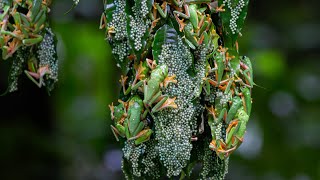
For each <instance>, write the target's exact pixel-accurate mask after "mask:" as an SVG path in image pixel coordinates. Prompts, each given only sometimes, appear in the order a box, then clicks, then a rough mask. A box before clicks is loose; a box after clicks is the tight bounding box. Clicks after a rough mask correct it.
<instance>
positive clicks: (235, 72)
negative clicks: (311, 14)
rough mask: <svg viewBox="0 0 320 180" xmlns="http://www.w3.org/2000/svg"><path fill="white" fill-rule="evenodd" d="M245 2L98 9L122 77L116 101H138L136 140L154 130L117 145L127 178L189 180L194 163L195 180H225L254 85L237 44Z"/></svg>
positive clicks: (113, 0) (118, 2)
mask: <svg viewBox="0 0 320 180" xmlns="http://www.w3.org/2000/svg"><path fill="white" fill-rule="evenodd" d="M248 2H249V1H248V0H224V1H222V0H221V1H220V0H219V1H212V2H211V1H207V0H203V1H202V0H198V1H193V0H192V1H182V0H166V1H158V0H134V1H128V0H110V1H105V2H104V3H105V4H104V7H105V11H104V13H103V14H102V17H101V24H100V27H101V28H105V29H106V37H107V40H108V42H109V43H110V45H111V47H112V52H113V54H114V57H115V59H116V61H117V66H118V67H119V68H120V69H121V71H122V73H123V75H122V77H121V80H120V82H121V85H122V89H123V90H122V91H121V92H120V97H119V99H120V100H121V101H120V102H123V103H124V104H126V103H128V102H129V101H130V99H131V98H132V97H134V96H139V97H140V98H141V99H143V104H144V111H143V112H141V121H143V122H144V127H143V129H142V130H141V133H139V134H143V132H145V130H146V129H150V130H152V134H151V136H150V138H149V139H147V140H146V141H144V142H142V143H139V144H137V143H134V141H133V140H132V139H130V138H125V137H120V138H119V140H120V142H121V143H122V144H123V152H124V156H123V162H122V163H123V164H122V168H123V172H124V173H125V175H126V178H127V179H159V177H164V176H167V177H177V176H180V177H181V178H190V177H191V176H192V177H195V176H197V175H194V174H192V169H193V166H194V165H195V164H196V163H201V164H202V165H203V166H202V171H201V173H200V174H199V175H198V178H200V179H224V177H225V175H226V173H227V172H228V162H229V158H230V154H232V153H233V152H234V151H235V150H236V149H237V148H238V147H239V146H240V145H241V143H242V141H243V137H244V134H245V131H246V125H247V123H248V120H249V116H250V113H251V89H252V87H253V85H255V84H254V82H253V72H252V65H251V62H250V59H249V58H247V57H241V56H240V55H239V53H238V52H239V45H238V43H237V38H238V36H239V34H240V31H241V29H242V26H243V24H244V20H245V17H246V14H247V7H248ZM146 65H147V66H148V67H146ZM160 67H163V68H160ZM159 68H160V69H162V71H161V70H159ZM111 107H112V106H111ZM111 111H112V113H111V114H112V117H113V116H114V114H113V111H114V109H112V108H111ZM124 114H125V113H124ZM126 115H127V114H125V115H124V116H126ZM121 117H122V115H121ZM113 119H114V118H113ZM113 121H115V119H114V120H113ZM116 121H117V120H116ZM128 122H130V121H128ZM117 138H118V137H117Z"/></svg>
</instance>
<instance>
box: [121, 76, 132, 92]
mask: <svg viewBox="0 0 320 180" xmlns="http://www.w3.org/2000/svg"><path fill="white" fill-rule="evenodd" d="M127 79H128V76H123V75H121V78H120V80H119V82H120V83H121V86H122V91H123V94H124V95H128V94H129V93H130V92H131V86H129V87H128V89H126V82H127Z"/></svg>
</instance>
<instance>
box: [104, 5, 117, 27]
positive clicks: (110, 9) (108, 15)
mask: <svg viewBox="0 0 320 180" xmlns="http://www.w3.org/2000/svg"><path fill="white" fill-rule="evenodd" d="M106 2H107V1H106ZM108 2H109V1H108ZM115 10H116V5H115V4H114V0H111V1H110V2H109V3H106V4H104V13H105V15H106V19H107V22H111V21H112V15H113V12H114V11H115Z"/></svg>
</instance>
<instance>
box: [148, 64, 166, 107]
mask: <svg viewBox="0 0 320 180" xmlns="http://www.w3.org/2000/svg"><path fill="white" fill-rule="evenodd" d="M167 76H168V66H167V65H165V64H162V65H158V66H157V67H156V68H155V69H154V70H152V72H151V75H150V79H149V80H148V81H147V85H145V86H144V100H143V103H144V104H146V105H147V106H150V105H151V104H152V103H153V101H154V100H155V97H154V96H156V95H157V94H159V93H161V89H160V84H161V83H162V82H163V81H164V79H165V78H166V77H167Z"/></svg>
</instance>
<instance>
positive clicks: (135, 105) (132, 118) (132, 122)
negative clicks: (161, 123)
mask: <svg viewBox="0 0 320 180" xmlns="http://www.w3.org/2000/svg"><path fill="white" fill-rule="evenodd" d="M143 109H144V106H143V103H142V100H141V99H140V97H139V96H134V97H132V98H131V99H130V100H129V106H128V116H127V118H126V119H125V122H124V126H125V129H126V137H127V139H129V138H131V137H134V136H136V135H137V134H138V133H139V132H140V131H141V130H142V129H143V128H144V123H143V122H142V121H141V114H142V113H143Z"/></svg>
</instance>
